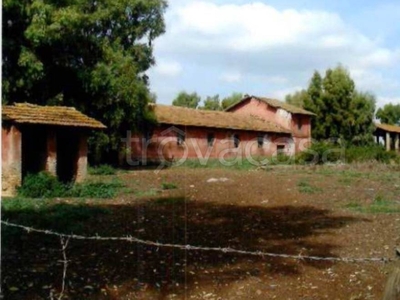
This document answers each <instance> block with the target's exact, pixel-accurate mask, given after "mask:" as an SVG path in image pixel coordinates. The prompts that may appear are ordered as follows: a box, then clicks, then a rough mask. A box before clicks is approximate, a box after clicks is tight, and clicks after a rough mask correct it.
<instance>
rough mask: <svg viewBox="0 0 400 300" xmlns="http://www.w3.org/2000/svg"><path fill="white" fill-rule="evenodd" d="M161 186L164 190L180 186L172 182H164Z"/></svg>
mask: <svg viewBox="0 0 400 300" xmlns="http://www.w3.org/2000/svg"><path fill="white" fill-rule="evenodd" d="M161 187H162V189H163V190H175V189H177V188H178V186H177V185H176V184H175V183H172V182H163V183H161Z"/></svg>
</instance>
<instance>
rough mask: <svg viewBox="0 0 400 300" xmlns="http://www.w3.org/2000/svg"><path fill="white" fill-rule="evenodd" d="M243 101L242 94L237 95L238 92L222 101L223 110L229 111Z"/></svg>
mask: <svg viewBox="0 0 400 300" xmlns="http://www.w3.org/2000/svg"><path fill="white" fill-rule="evenodd" d="M242 99H243V94H242V93H237V92H234V93H232V95H230V96H228V97H226V98H224V99H222V101H221V107H222V110H225V109H227V108H228V107H229V106H231V105H233V104H235V103H237V102H239V101H240V100H242Z"/></svg>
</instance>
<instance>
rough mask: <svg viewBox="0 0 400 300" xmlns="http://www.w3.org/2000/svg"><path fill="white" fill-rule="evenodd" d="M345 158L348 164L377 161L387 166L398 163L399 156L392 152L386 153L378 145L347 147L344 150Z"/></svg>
mask: <svg viewBox="0 0 400 300" xmlns="http://www.w3.org/2000/svg"><path fill="white" fill-rule="evenodd" d="M345 157H346V162H348V163H353V162H367V161H377V162H381V163H386V164H388V163H391V162H398V161H399V156H398V155H397V154H396V153H395V152H394V151H386V150H385V148H384V147H382V146H379V145H375V146H368V147H355V146H353V147H349V148H347V149H346V152H345Z"/></svg>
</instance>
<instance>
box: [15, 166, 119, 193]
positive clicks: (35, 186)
mask: <svg viewBox="0 0 400 300" xmlns="http://www.w3.org/2000/svg"><path fill="white" fill-rule="evenodd" d="M123 187H124V185H123V184H122V183H121V182H120V181H119V180H118V179H115V178H114V179H113V180H112V181H109V182H107V181H102V182H83V183H76V184H73V185H72V184H65V183H61V182H59V181H58V180H57V178H55V177H54V176H52V175H50V174H48V173H46V172H41V173H39V174H34V175H32V174H28V176H27V177H26V178H25V179H24V182H23V184H22V186H21V187H20V188H19V189H18V196H20V197H23V198H113V197H115V196H116V195H117V194H118V193H119V192H120V191H121V188H123Z"/></svg>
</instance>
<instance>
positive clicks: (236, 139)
mask: <svg viewBox="0 0 400 300" xmlns="http://www.w3.org/2000/svg"><path fill="white" fill-rule="evenodd" d="M233 145H234V146H235V148H239V145H240V137H239V135H238V134H234V135H233Z"/></svg>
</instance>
